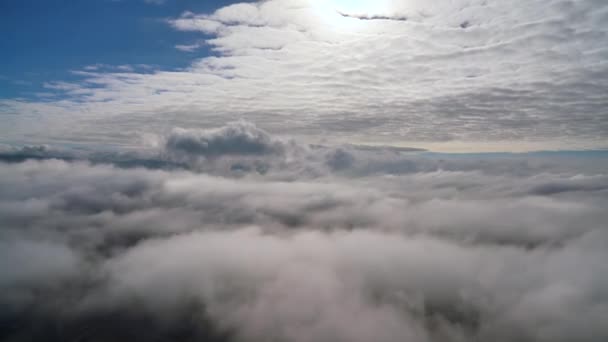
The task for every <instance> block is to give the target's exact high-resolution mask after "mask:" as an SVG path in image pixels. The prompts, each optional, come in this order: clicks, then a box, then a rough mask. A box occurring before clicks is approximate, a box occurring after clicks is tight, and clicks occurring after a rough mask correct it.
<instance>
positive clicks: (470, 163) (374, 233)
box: [0, 122, 608, 342]
mask: <svg viewBox="0 0 608 342" xmlns="http://www.w3.org/2000/svg"><path fill="white" fill-rule="evenodd" d="M159 141H161V143H160V144H159V146H158V151H156V152H154V153H150V152H149V151H143V152H141V153H140V152H137V153H131V154H126V155H119V154H115V155H108V154H103V155H99V154H95V153H91V154H70V153H68V152H66V151H57V150H55V149H53V148H52V147H48V146H47V147H35V146H30V147H27V148H22V149H6V150H5V151H4V152H3V153H2V158H1V159H2V160H3V161H2V162H0V223H1V224H0V227H1V228H0V290H1V291H0V307H2V310H0V322H1V325H0V338H1V339H3V340H7V341H31V340H45V341H65V340H86V341H102V340H113V341H133V340H159V341H174V340H186V341H244V342H245V341H413V342H417V341H429V342H430V341H475V340H477V341H489V340H491V341H514V340H518V341H572V340H577V341H605V340H606V339H607V338H608V329H607V327H606V325H605V321H606V318H607V317H608V290H607V289H608V277H607V276H606V274H608V266H607V264H606V262H605V261H606V260H607V259H608V231H607V230H606V229H607V228H606V222H608V213H607V212H606V210H605V209H606V207H607V206H608V175H607V174H606V173H605V170H606V164H607V163H608V161H607V160H606V157H605V156H604V157H602V156H601V155H600V156H598V157H596V158H590V159H585V158H588V157H581V156H567V155H533V154H524V155H504V156H495V157H484V158H482V159H479V158H475V157H464V156H463V157H449V156H444V155H436V154H429V153H421V152H411V151H408V150H404V149H395V148H382V147H377V148H370V147H361V146H352V145H350V146H340V147H328V146H313V145H306V144H303V143H299V142H297V141H292V140H282V139H279V138H276V137H274V136H272V135H270V134H268V133H267V132H265V131H263V130H261V129H259V128H257V127H255V126H254V125H252V124H249V123H245V122H237V123H234V124H230V125H228V126H226V127H223V128H220V129H217V130H203V131H199V130H174V131H172V132H170V133H168V134H167V135H166V136H164V137H161V138H159ZM19 156H20V157H19ZM129 158H130V159H129ZM577 158H583V159H577ZM126 160H130V161H131V162H130V163H126V162H125V161H126ZM235 165H237V166H236V167H235Z"/></svg>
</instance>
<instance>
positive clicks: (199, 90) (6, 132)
mask: <svg viewBox="0 0 608 342" xmlns="http://www.w3.org/2000/svg"><path fill="white" fill-rule="evenodd" d="M0 6H2V8H1V12H2V14H1V15H2V20H1V23H0V25H1V26H0V29H1V30H2V32H3V36H4V37H5V38H4V39H2V41H1V42H0V49H1V50H2V51H3V56H2V63H1V66H0V82H1V83H0V115H2V117H3V122H4V124H3V125H2V126H1V127H0V133H1V136H2V142H3V143H7V144H15V143H17V144H19V143H20V144H28V143H29V144H37V143H42V144H49V143H51V144H63V145H67V144H76V145H85V144H88V145H92V146H96V147H98V146H114V147H120V148H125V147H133V146H137V147H139V146H140V145H141V144H142V143H144V142H145V141H146V138H145V137H146V136H147V135H149V134H165V133H166V132H167V131H169V130H171V129H172V128H173V127H198V128H217V127H221V126H223V125H224V124H226V123H227V122H231V121H235V120H241V119H242V120H247V121H250V122H254V123H256V124H257V125H258V126H260V127H261V128H263V129H266V130H268V131H270V132H271V133H278V134H283V135H289V136H297V137H299V138H301V139H305V140H307V141H310V142H314V143H323V142H330V143H332V142H335V143H345V142H347V143H358V144H367V145H394V146H401V147H404V146H405V147H415V148H425V149H430V150H434V151H442V152H484V151H485V152H488V151H491V152H508V151H534V150H584V149H585V150H586V149H605V148H606V142H605V141H606V139H605V137H606V135H607V133H608V127H607V122H608V120H607V115H608V113H607V112H606V108H608V106H607V103H606V97H605V95H604V94H605V93H606V90H607V88H608V85H607V83H606V82H607V81H606V80H607V79H608V77H606V76H607V72H608V67H607V63H606V61H607V60H608V44H603V42H605V41H608V39H607V38H608V36H607V35H608V32H607V31H608V25H606V22H608V20H607V18H608V17H607V16H608V6H607V5H606V3H605V2H604V1H601V0H581V1H570V0H550V1H540V0H533V1H528V0H526V1H524V0H517V1H511V2H500V1H488V0H454V1H435V2H428V1H419V0H407V1H406V0H404V1H389V0H381V1H365V0H360V1H345V0H327V1H325V0H272V1H263V2H259V3H257V2H252V3H230V2H228V1H175V0H174V1H171V0H166V1H145V0H141V1H137V0H122V1H109V0H108V1H103V0H96V1H87V2H79V3H77V4H75V3H73V2H69V1H58V0H51V1H31V0H27V1H4V2H3V4H2V5H0Z"/></svg>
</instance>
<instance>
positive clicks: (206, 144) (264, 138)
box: [165, 121, 283, 158]
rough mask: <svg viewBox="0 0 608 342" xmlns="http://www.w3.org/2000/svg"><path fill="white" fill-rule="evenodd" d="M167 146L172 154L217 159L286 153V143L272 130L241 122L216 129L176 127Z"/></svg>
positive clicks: (168, 139) (169, 137) (168, 138)
mask: <svg viewBox="0 0 608 342" xmlns="http://www.w3.org/2000/svg"><path fill="white" fill-rule="evenodd" d="M165 148H166V150H167V151H168V152H170V153H183V154H189V155H196V156H203V157H207V158H214V157H217V156H225V155H266V154H277V153H278V154H280V153H282V152H283V146H282V143H281V142H279V141H273V139H272V138H271V137H270V135H268V133H266V132H264V131H263V130H261V129H259V128H257V127H256V126H255V125H253V124H251V123H248V122H245V121H241V122H235V123H231V124H229V125H228V126H225V127H222V128H220V129H218V130H212V131H192V130H184V129H176V130H173V131H172V132H171V134H170V135H169V136H168V137H167V141H166V143H165Z"/></svg>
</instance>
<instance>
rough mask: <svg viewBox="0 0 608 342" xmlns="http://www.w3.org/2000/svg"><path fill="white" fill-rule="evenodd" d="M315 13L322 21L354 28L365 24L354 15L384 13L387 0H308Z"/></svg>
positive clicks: (336, 25)
mask: <svg viewBox="0 0 608 342" xmlns="http://www.w3.org/2000/svg"><path fill="white" fill-rule="evenodd" d="M310 2H311V6H312V8H313V10H314V12H315V14H316V15H317V16H318V17H319V18H321V19H322V20H323V21H324V22H326V23H328V24H330V25H331V26H334V27H336V28H340V29H355V28H360V27H362V26H364V25H365V22H363V20H360V19H357V18H356V17H372V16H377V15H384V14H385V13H386V11H387V9H388V3H389V2H388V1H383V0H375V1H374V0H310Z"/></svg>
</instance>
